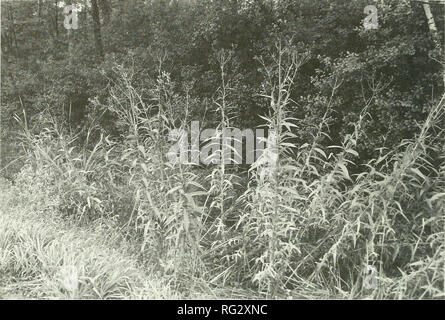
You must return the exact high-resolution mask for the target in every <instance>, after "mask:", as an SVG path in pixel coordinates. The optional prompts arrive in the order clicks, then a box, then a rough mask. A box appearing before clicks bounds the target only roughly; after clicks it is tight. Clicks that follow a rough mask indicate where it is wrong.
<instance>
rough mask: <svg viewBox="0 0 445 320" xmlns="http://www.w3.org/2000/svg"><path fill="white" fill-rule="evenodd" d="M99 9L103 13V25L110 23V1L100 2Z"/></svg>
mask: <svg viewBox="0 0 445 320" xmlns="http://www.w3.org/2000/svg"><path fill="white" fill-rule="evenodd" d="M99 7H100V10H101V12H102V13H103V23H105V24H106V23H108V22H109V21H110V16H111V10H112V8H111V2H110V0H99Z"/></svg>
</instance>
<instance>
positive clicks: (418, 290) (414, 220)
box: [0, 0, 445, 298]
mask: <svg viewBox="0 0 445 320" xmlns="http://www.w3.org/2000/svg"><path fill="white" fill-rule="evenodd" d="M74 2H76V3H85V2H83V1H66V4H69V3H74ZM89 2H90V4H91V6H90V7H89V6H88V5H87V6H84V7H83V10H82V11H81V12H80V13H79V21H78V23H79V28H78V29H72V30H67V29H65V28H64V27H63V21H64V15H63V6H60V7H59V6H56V5H55V3H56V2H55V1H43V0H42V1H2V8H1V9H2V65H1V68H2V73H1V77H2V79H1V80H2V90H1V97H2V104H1V105H2V118H1V124H2V130H1V139H2V140H1V141H2V169H1V170H2V171H1V174H2V175H3V176H4V177H6V178H8V179H10V180H12V183H13V184H12V185H9V189H10V191H9V192H8V195H9V200H8V199H6V198H5V197H4V199H3V200H4V201H5V203H6V201H7V203H8V205H11V206H14V205H15V204H14V203H17V202H21V203H22V204H26V206H24V208H26V210H28V211H30V213H32V212H34V211H35V212H44V213H40V215H39V216H38V217H39V219H46V220H44V221H47V219H49V218H48V215H49V216H51V215H53V216H54V219H56V217H57V221H59V220H58V219H60V221H59V223H60V224H61V225H63V224H64V223H68V222H70V223H76V224H78V226H77V227H79V228H90V229H94V230H96V229H95V228H100V226H103V228H105V229H106V232H107V233H108V234H109V235H108V236H109V237H111V239H122V240H120V241H122V248H127V247H128V248H131V250H130V249H128V250H129V251H131V255H132V257H131V258H127V257H122V256H121V255H120V253H113V254H110V255H108V256H107V261H104V262H103V264H104V265H102V264H100V263H98V265H97V266H96V265H94V263H93V267H92V268H91V269H88V268H86V267H85V265H89V264H90V262H89V261H90V260H89V259H93V260H94V258H91V257H88V256H87V257H86V258H85V257H84V258H82V255H81V254H79V255H75V256H76V257H80V258H78V259H77V260H76V259H75V258H72V259H71V260H70V259H68V258H67V259H58V258H57V257H49V258H46V259H45V254H43V253H42V252H44V251H45V250H50V249H51V248H53V247H54V241H55V240H57V236H56V235H55V233H56V230H53V231H48V232H49V234H48V235H41V234H39V233H38V231H36V230H35V229H33V228H30V229H29V230H30V232H29V234H27V235H26V236H23V238H20V239H19V238H17V236H15V235H14V234H15V232H11V231H8V227H6V228H5V226H12V227H14V223H17V222H8V221H13V220H11V219H13V218H11V213H9V214H8V215H6V213H5V214H4V216H3V217H2V216H1V215H0V230H3V229H2V228H4V229H5V231H4V232H3V231H2V233H1V234H0V258H1V257H4V258H5V259H2V261H3V262H2V261H0V285H1V284H2V281H6V280H4V279H3V280H2V278H1V277H2V275H13V274H16V275H20V276H21V277H24V276H26V277H31V278H33V277H34V278H35V277H38V278H39V279H51V275H52V273H53V271H54V270H55V268H56V267H57V266H58V265H59V264H60V261H61V260H70V261H69V262H70V263H71V264H74V265H77V266H78V269H79V270H83V271H82V272H84V274H83V275H84V278H82V279H84V280H82V281H81V287H80V289H79V292H77V293H76V294H77V295H78V296H77V297H81V298H91V297H101V298H107V297H111V298H113V297H114V298H115V297H119V298H120V297H139V298H149V297H156V296H153V295H150V294H142V293H140V294H134V293H131V292H130V291H131V290H133V289H131V288H129V286H130V284H131V286H133V283H137V281H139V279H142V278H141V276H139V274H138V272H139V271H136V268H138V270H141V269H146V270H150V274H152V275H153V277H156V279H161V280H159V283H168V284H169V288H173V289H172V290H174V291H175V292H177V293H178V296H181V297H191V296H194V293H196V291H198V290H201V291H203V292H204V291H205V290H208V292H214V291H212V290H217V289H218V290H223V291H224V290H227V291H231V290H233V288H237V290H244V292H246V294H245V296H246V297H247V296H251V295H263V296H266V297H281V298H282V297H308V298H316V297H342V298H359V297H365V296H370V297H372V298H444V297H445V291H444V290H445V275H444V270H445V266H444V261H445V229H444V226H445V101H444V95H443V94H444V84H445V81H444V79H445V78H444V77H443V74H444V65H445V63H444V52H443V51H444V50H443V46H444V40H443V38H444V29H445V26H444V6H443V5H441V4H439V3H437V4H431V12H432V14H433V16H434V19H435V24H436V26H437V30H438V31H437V32H435V33H434V32H431V30H430V28H429V26H428V22H427V19H426V17H425V12H424V8H423V7H422V4H420V3H417V2H413V1H400V0H381V1H376V2H375V4H376V7H377V8H378V19H379V20H378V21H379V27H378V29H371V30H367V29H365V28H364V27H363V19H364V18H365V17H366V14H364V13H363V8H364V7H365V6H367V5H368V4H370V3H371V2H372V3H374V1H370V0H363V1H362V0H357V1H350V0H333V1H327V0H318V1H308V0H299V1H295V0H282V1H279V2H276V1H269V0H252V1H242V0H238V1H237V0H220V1H205V0H196V1H170V0H169V1H166V0H152V1H138V0H128V1H108V0H102V1H96V0H91V1H89ZM191 121H200V126H201V129H205V128H215V129H217V130H216V131H217V133H218V134H220V133H221V132H222V131H223V130H224V129H227V128H239V129H241V130H243V129H249V128H250V129H255V128H260V127H261V128H265V129H267V130H266V131H267V132H275V133H276V136H275V139H276V140H275V142H276V143H275V146H276V151H277V167H276V168H275V170H273V172H272V173H271V174H268V175H267V174H266V175H265V174H264V171H263V170H262V164H261V161H260V160H261V159H259V160H258V161H256V162H255V163H254V164H252V165H247V164H239V165H238V164H236V165H234V164H227V163H224V161H220V163H216V164H211V165H203V164H201V165H191V164H184V163H171V162H169V161H168V152H169V150H171V147H172V145H174V143H175V141H172V135H171V132H172V130H174V129H184V130H186V131H189V130H190V123H191ZM201 145H204V142H202V143H201ZM219 152H220V154H219V155H220V156H221V158H224V148H222V150H220V151H219ZM241 157H242V158H243V159H245V158H246V157H247V155H246V154H243V155H241ZM22 207H23V206H22ZM2 211H3V210H2ZM16 211H17V210H16ZM0 213H1V214H3V212H0ZM36 214H37V213H36ZM16 216H17V217H16V219H19V221H21V223H24V222H23V221H26V215H23V213H16ZM12 217H14V215H12ZM39 219H37V220H39ZM35 220H36V218H35V217H34V216H33V215H32V214H30V217H29V221H35ZM92 226H94V227H92ZM15 228H16V229H17V228H18V227H17V226H16V227H15ZM14 230H15V229H14ZM67 232H69V231H67ZM93 233H94V234H95V233H96V231H94V232H93ZM33 234H36V236H33ZM35 237H47V238H51V239H50V240H47V241H46V240H45V241H43V243H40V244H39V245H37V246H36V245H35ZM70 237H71V235H69V236H67V239H72V238H70ZM84 237H86V236H84ZM26 239H28V240H26ZM102 239H103V238H102ZM67 241H71V240H67ZM79 241H81V240H79ZM102 241H104V243H106V240H102ZM111 242H113V243H114V242H116V241H115V240H113V241H110V243H111ZM79 243H81V242H79ZM57 245H58V246H62V247H63V244H60V241H56V246H57ZM39 246H43V247H42V248H41V247H39ZM14 248H16V249H14ZM17 248H19V249H17ZM122 248H120V249H122ZM17 250H18V251H17ZM33 250H34V251H35V250H40V251H39V254H34V255H33V253H32V251H33ZM95 250H97V251H101V250H105V249H103V248H102V247H100V248H97V249H95ZM17 252H18V253H17ZM20 252H29V253H28V256H33V257H34V256H35V257H37V258H36V259H34V258H33V259H34V260H32V261H31V262H26V261H25V260H24V258H23V255H20ZM41 256H42V258H41V259H40V258H38V257H41ZM113 257H116V258H115V259H116V264H115V269H106V268H110V267H109V265H107V264H109V263H110V262H109V261H112V260H113ZM82 259H83V260H82ZM122 259H123V260H125V261H124V262H122V261H121V260H122ZM127 259H130V260H127ZM131 259H134V260H135V261H136V260H137V267H136V266H133V265H132V263H133V260H131ZM42 261H44V262H42ZM121 262H122V263H121ZM65 263H68V262H66V261H65ZM134 263H136V262H134ZM129 265H131V266H130V267H129ZM366 266H375V268H376V269H377V271H378V285H377V287H376V288H371V289H366V287H363V281H364V277H365V276H366V275H365V274H364V269H365V267H366ZM101 268H105V269H106V270H105V271H103V272H104V273H101V272H102V271H101V270H102V269H101ZM120 268H123V269H120ZM125 268H130V269H131V270H134V274H133V273H131V281H128V284H127V281H126V279H116V280H113V282H112V283H113V285H110V288H111V289H109V290H108V289H106V288H109V287H106V288H105V289H103V291H100V292H101V294H100V295H97V294H95V293H91V292H96V291H97V290H93V289H95V288H94V286H93V287H91V283H90V282H88V281H87V280H86V279H88V278H92V277H94V276H95V275H97V274H102V277H104V278H106V279H109V277H117V278H119V277H121V276H122V277H124V276H125V277H126V276H127V275H126V271H123V270H127V269H125ZM133 268H134V269H133ZM89 270H90V271H89ZM91 270H92V271H91ZM88 272H91V273H88ZM110 273H111V275H109V274H110ZM4 277H5V279H6V278H7V277H8V276H4ZM42 277H43V278H42ZM129 277H130V275H129ZM144 279H145V278H144ZM140 281H148V280H140ZM150 281H151V280H150ZM156 281H158V280H156ZM39 283H43V284H42V285H43V286H44V288H46V289H47V290H48V291H47V292H48V294H47V297H54V296H57V293H56V291H57V290H59V291H60V290H61V289H60V288H59V289H58V287H57V286H56V285H55V284H54V283H53V282H51V281H50V280H48V281H47V282H45V281H40V282H39ZM103 283H104V285H108V282H107V281H104V282H103ZM156 283H158V282H156ZM159 285H160V284H159ZM135 286H137V285H136V284H135ZM160 286H161V285H160ZM102 288H103V286H102ZM141 288H142V289H141ZM143 288H144V287H143V285H142V284H139V289H137V290H145V289H143ZM198 288H199V289H198ZM46 289H45V290H46ZM45 290H41V291H39V292H40V293H38V294H37V295H38V296H41V297H44V296H45V293H41V292H46V291H45ZM82 290H83V291H82ZM135 290H136V289H135ZM168 290H170V289H165V293H162V294H159V295H158V296H157V297H160V298H165V297H172V296H174V295H173V294H172V293H170V292H169V291H168ZM82 292H83V293H82ZM141 292H142V291H141ZM247 292H250V293H247ZM59 293H60V292H59ZM62 293H63V292H62ZM63 294H64V293H63ZM215 295H216V294H215ZM216 296H223V294H221V295H216ZM175 297H176V296H175Z"/></svg>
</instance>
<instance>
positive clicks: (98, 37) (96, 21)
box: [91, 0, 104, 57]
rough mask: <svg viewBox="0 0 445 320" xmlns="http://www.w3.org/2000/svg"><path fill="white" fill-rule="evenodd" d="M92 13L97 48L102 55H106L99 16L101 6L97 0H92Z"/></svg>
mask: <svg viewBox="0 0 445 320" xmlns="http://www.w3.org/2000/svg"><path fill="white" fill-rule="evenodd" d="M91 9H92V10H91V15H92V17H93V32H94V40H95V42H96V50H97V53H98V54H99V56H100V57H103V56H104V49H103V44H102V35H101V31H100V17H99V7H98V5H97V0H91Z"/></svg>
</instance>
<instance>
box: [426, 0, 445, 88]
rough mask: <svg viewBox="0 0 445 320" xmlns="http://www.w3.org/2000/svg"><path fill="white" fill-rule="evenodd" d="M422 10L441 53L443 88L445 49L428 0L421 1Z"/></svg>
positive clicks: (444, 83)
mask: <svg viewBox="0 0 445 320" xmlns="http://www.w3.org/2000/svg"><path fill="white" fill-rule="evenodd" d="M423 10H424V11H425V16H426V19H427V21H428V28H429V29H430V32H431V35H432V37H433V40H434V43H435V44H436V46H437V48H439V50H440V52H441V54H442V60H443V61H442V67H443V69H444V70H443V85H444V88H445V50H444V48H443V47H442V45H441V39H440V36H439V33H438V32H437V27H436V22H435V21H434V17H433V14H432V12H431V7H430V4H429V1H426V2H425V3H423Z"/></svg>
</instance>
